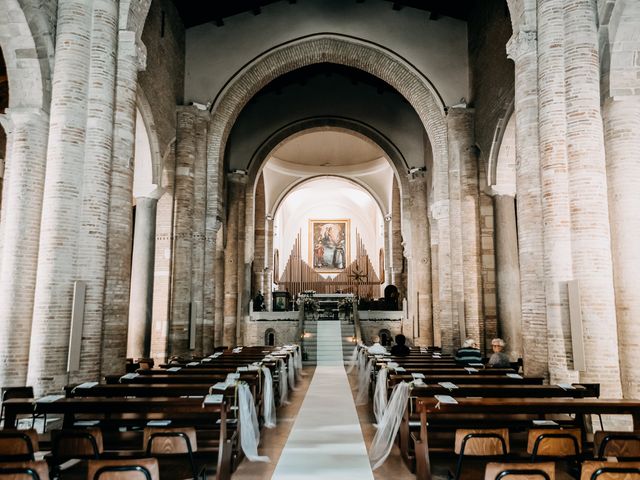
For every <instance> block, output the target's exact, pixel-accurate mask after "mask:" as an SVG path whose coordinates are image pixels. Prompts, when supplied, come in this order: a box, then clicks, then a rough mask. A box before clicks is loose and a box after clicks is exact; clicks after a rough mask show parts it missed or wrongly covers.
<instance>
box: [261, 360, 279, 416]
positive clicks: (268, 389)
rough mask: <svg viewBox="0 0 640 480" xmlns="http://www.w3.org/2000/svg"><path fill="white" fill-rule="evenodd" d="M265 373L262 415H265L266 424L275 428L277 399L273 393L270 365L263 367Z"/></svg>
mask: <svg viewBox="0 0 640 480" xmlns="http://www.w3.org/2000/svg"><path fill="white" fill-rule="evenodd" d="M262 374H263V375H264V390H263V392H262V416H263V417H264V426H265V427H267V428H274V427H275V426H276V399H275V395H274V394H273V378H272V377H271V370H269V367H264V366H263V367H262Z"/></svg>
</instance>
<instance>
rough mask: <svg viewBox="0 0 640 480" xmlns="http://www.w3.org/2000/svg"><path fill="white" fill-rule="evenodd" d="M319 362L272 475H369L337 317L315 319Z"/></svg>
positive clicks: (354, 479)
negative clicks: (335, 319) (330, 319)
mask: <svg viewBox="0 0 640 480" xmlns="http://www.w3.org/2000/svg"><path fill="white" fill-rule="evenodd" d="M317 339H318V366H317V368H316V370H315V373H314V375H313V379H312V380H311V385H309V390H308V391H307V395H306V396H305V398H304V401H303V403H302V407H301V408H300V412H299V413H298V418H297V419H296V421H295V424H294V425H293V430H292V431H291V433H290V435H289V439H288V440H287V443H286V445H285V446H284V450H283V451H282V456H281V457H280V461H279V462H278V465H277V466H276V469H275V472H274V474H273V477H271V478H273V479H275V480H289V479H291V480H293V479H295V480H305V479H318V480H320V479H322V480H327V479H332V480H373V473H372V472H371V466H370V465H369V457H368V456H367V448H366V446H365V444H364V440H363V438H362V430H361V429H360V422H359V421H358V413H357V412H356V406H355V404H354V402H353V396H352V395H351V388H350V387H349V381H348V380H347V374H346V372H345V369H344V362H343V359H342V336H341V330H340V322H338V321H320V322H318V336H317Z"/></svg>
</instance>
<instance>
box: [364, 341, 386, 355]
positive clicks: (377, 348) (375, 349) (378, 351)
mask: <svg viewBox="0 0 640 480" xmlns="http://www.w3.org/2000/svg"><path fill="white" fill-rule="evenodd" d="M367 351H368V352H369V353H370V354H371V355H382V354H384V353H387V349H386V348H384V347H383V346H382V345H380V337H378V336H375V337H373V345H371V346H370V347H368V348H367Z"/></svg>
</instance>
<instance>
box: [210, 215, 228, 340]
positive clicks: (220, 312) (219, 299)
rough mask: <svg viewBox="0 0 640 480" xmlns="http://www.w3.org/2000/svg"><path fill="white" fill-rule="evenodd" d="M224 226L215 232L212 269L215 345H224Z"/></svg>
mask: <svg viewBox="0 0 640 480" xmlns="http://www.w3.org/2000/svg"><path fill="white" fill-rule="evenodd" d="M225 230H226V227H222V226H221V228H220V229H219V230H218V232H217V234H216V245H215V246H216V249H215V267H214V268H215V270H214V275H215V277H214V282H215V290H214V297H213V303H214V332H213V341H214V345H215V346H216V347H219V346H221V345H224V266H225V261H224V260H225V258H224V250H225V249H224V237H225Z"/></svg>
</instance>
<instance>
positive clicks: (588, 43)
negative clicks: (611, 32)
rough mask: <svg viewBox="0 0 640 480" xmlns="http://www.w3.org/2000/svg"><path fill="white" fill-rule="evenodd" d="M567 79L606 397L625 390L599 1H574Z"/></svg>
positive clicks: (581, 258)
mask: <svg viewBox="0 0 640 480" xmlns="http://www.w3.org/2000/svg"><path fill="white" fill-rule="evenodd" d="M563 6H564V23H565V72H566V76H565V85H566V99H567V102H566V108H567V115H566V118H567V159H568V165H569V198H570V203H569V206H570V209H571V247H572V250H573V271H574V275H575V278H576V279H577V280H578V281H579V282H580V306H581V310H582V324H583V330H584V350H585V352H587V354H586V355H585V360H586V371H585V372H584V373H582V374H581V376H580V379H581V380H582V381H588V382H598V383H600V384H601V386H602V392H603V395H605V396H613V397H617V396H619V395H620V394H621V389H620V376H619V371H620V370H619V364H618V338H617V332H616V317H615V304H614V295H613V275H612V263H611V242H610V232H609V212H608V204H607V183H606V182H607V178H606V171H605V156H604V137H603V127H602V117H601V113H600V72H599V56H598V37H597V27H596V10H595V4H594V3H593V2H591V1H590V0H566V1H565V2H563Z"/></svg>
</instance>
